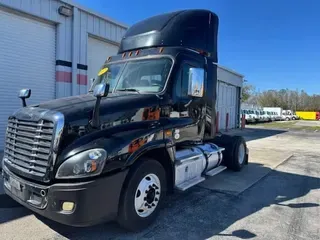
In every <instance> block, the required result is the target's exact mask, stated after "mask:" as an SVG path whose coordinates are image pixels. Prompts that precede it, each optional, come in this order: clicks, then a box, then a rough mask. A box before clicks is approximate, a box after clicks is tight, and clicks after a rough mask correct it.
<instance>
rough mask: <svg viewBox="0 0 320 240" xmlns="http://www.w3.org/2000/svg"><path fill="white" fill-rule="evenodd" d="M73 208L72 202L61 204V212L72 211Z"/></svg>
mask: <svg viewBox="0 0 320 240" xmlns="http://www.w3.org/2000/svg"><path fill="white" fill-rule="evenodd" d="M73 208H74V203H73V202H64V203H63V204H62V210H63V211H69V212H70V211H72V210H73Z"/></svg>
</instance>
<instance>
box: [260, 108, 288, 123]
mask: <svg viewBox="0 0 320 240" xmlns="http://www.w3.org/2000/svg"><path fill="white" fill-rule="evenodd" d="M263 110H264V111H268V112H274V113H275V114H273V116H274V119H275V120H276V121H280V120H283V119H282V111H283V110H282V108H281V107H264V108H263Z"/></svg>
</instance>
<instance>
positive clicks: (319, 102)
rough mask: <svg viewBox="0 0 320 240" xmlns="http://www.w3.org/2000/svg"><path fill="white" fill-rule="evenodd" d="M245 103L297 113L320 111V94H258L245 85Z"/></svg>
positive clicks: (285, 91)
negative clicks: (290, 110)
mask: <svg viewBox="0 0 320 240" xmlns="http://www.w3.org/2000/svg"><path fill="white" fill-rule="evenodd" d="M241 101H242V102H243V103H248V104H254V105H259V106H261V107H281V108H282V109H292V110H295V111H320V94H313V95H309V94H308V93H306V92H305V91H303V90H301V91H298V90H296V91H293V90H289V89H281V90H267V91H263V92H257V91H256V89H255V87H254V86H252V85H249V84H245V85H244V86H243V89H242V99H241Z"/></svg>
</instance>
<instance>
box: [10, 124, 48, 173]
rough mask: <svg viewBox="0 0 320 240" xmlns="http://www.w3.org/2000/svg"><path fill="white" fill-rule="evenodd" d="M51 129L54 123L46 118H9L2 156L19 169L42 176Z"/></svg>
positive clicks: (46, 164) (46, 160) (46, 167)
mask: <svg viewBox="0 0 320 240" xmlns="http://www.w3.org/2000/svg"><path fill="white" fill-rule="evenodd" d="M53 129H54V123H53V122H51V121H48V120H43V119H41V120H40V121H25V120H18V119H17V118H10V119H9V121H8V127H7V134H6V146H5V151H4V158H6V160H7V162H8V163H9V164H10V165H11V166H12V167H14V168H16V169H18V170H20V171H23V172H25V173H28V174H31V175H36V176H38V177H43V176H44V175H45V173H46V171H47V169H48V167H49V158H50V156H51V146H52V140H53V135H54V134H53Z"/></svg>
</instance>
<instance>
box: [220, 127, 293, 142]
mask: <svg viewBox="0 0 320 240" xmlns="http://www.w3.org/2000/svg"><path fill="white" fill-rule="evenodd" d="M286 132H288V131H286V130H277V129H264V128H245V129H243V130H239V129H237V130H235V131H230V132H223V134H229V135H238V136H243V137H244V138H245V139H246V141H248V142H249V141H253V140H257V139H262V138H267V137H271V136H275V135H279V134H283V133H286Z"/></svg>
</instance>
